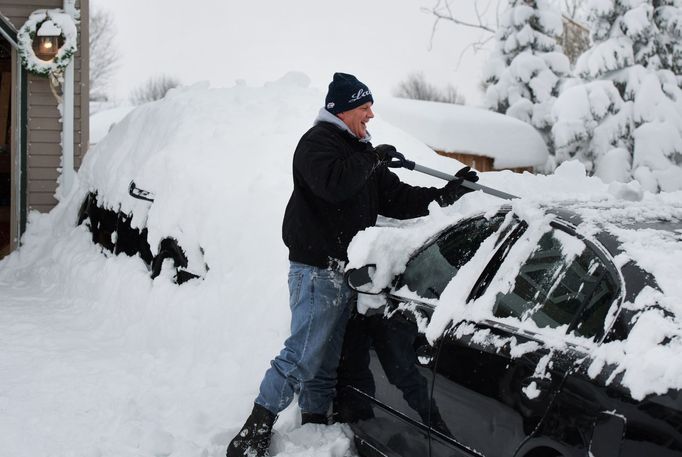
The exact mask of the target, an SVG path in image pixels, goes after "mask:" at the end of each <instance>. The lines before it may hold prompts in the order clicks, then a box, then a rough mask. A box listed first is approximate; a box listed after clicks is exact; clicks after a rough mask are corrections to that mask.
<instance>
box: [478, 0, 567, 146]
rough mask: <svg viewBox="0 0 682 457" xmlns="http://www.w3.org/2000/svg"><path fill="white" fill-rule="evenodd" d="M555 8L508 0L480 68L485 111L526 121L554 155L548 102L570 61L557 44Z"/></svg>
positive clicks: (537, 0)
mask: <svg viewBox="0 0 682 457" xmlns="http://www.w3.org/2000/svg"><path fill="white" fill-rule="evenodd" d="M562 30H563V25H562V20H561V14H560V12H559V11H558V10H557V9H556V8H555V7H554V6H553V5H552V4H551V3H550V2H548V1H547V0H510V1H509V6H508V8H507V9H506V10H505V11H504V13H503V15H502V18H501V21H500V26H499V28H498V31H497V35H496V41H497V43H496V47H495V50H494V52H493V53H492V55H491V58H490V60H489V61H488V63H487V65H486V68H485V70H484V78H485V81H486V84H487V89H486V96H485V104H486V105H487V107H488V108H489V109H492V110H495V111H497V112H500V113H504V114H507V115H510V116H513V117H515V118H517V119H520V120H522V121H525V122H528V123H529V124H531V125H533V126H534V127H535V128H537V129H538V130H539V131H540V133H541V134H543V136H544V138H545V141H546V142H547V145H548V148H549V150H550V153H553V145H552V136H551V128H552V123H553V118H552V116H551V110H552V105H553V104H554V101H555V100H556V97H557V95H558V93H559V84H560V82H561V79H562V77H563V76H564V75H566V74H567V73H568V72H569V69H570V64H569V61H568V58H567V57H566V56H565V55H564V53H563V51H562V49H561V46H559V45H558V44H557V40H558V38H559V37H560V36H561V33H562Z"/></svg>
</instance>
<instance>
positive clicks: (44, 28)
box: [33, 19, 64, 62]
mask: <svg viewBox="0 0 682 457" xmlns="http://www.w3.org/2000/svg"><path fill="white" fill-rule="evenodd" d="M63 44H64V39H63V38H62V29H60V28H59V26H58V25H57V24H55V23H54V22H52V21H51V20H49V19H48V20H46V21H45V22H43V23H42V24H41V25H40V28H39V29H38V33H37V34H36V37H35V39H34V40H33V51H34V52H35V54H36V57H37V58H39V59H40V60H42V61H45V62H51V61H52V59H54V58H55V56H56V55H57V53H58V52H59V48H61V47H62V45H63Z"/></svg>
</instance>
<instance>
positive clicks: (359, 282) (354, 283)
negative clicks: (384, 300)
mask: <svg viewBox="0 0 682 457" xmlns="http://www.w3.org/2000/svg"><path fill="white" fill-rule="evenodd" d="M376 270H377V267H376V265H365V266H364V267H360V268H354V269H352V270H349V271H348V272H347V273H346V284H348V287H350V288H351V289H352V290H354V291H355V292H358V293H361V294H369V295H381V291H379V292H377V291H376V290H375V285H374V281H373V278H374V273H375V272H376Z"/></svg>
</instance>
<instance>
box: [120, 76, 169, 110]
mask: <svg viewBox="0 0 682 457" xmlns="http://www.w3.org/2000/svg"><path fill="white" fill-rule="evenodd" d="M179 85H180V80H179V79H178V78H175V77H174V76H168V75H159V76H153V77H151V78H149V79H148V80H147V81H145V82H144V83H142V84H141V85H140V86H138V87H137V88H135V89H134V90H133V91H132V92H131V93H130V101H131V102H132V103H133V104H134V105H141V104H143V103H147V102H153V101H154V100H160V99H162V98H163V97H165V96H166V94H167V93H168V91H169V90H171V89H172V88H174V87H178V86H179Z"/></svg>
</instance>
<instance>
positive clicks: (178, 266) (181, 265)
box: [152, 238, 198, 284]
mask: <svg viewBox="0 0 682 457" xmlns="http://www.w3.org/2000/svg"><path fill="white" fill-rule="evenodd" d="M166 259H170V260H172V261H173V267H174V268H175V276H174V279H175V282H176V283H177V284H182V283H184V282H187V281H189V280H190V279H193V278H197V277H198V276H197V275H195V274H193V273H190V272H189V271H187V270H186V268H187V256H186V255H185V251H183V249H182V248H181V247H180V246H179V245H178V242H177V240H175V239H173V238H165V239H164V240H162V241H161V244H160V246H159V253H158V254H157V255H156V257H154V259H153V260H152V279H154V278H156V277H158V276H159V275H160V274H161V269H162V268H163V262H164V261H165V260H166Z"/></svg>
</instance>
